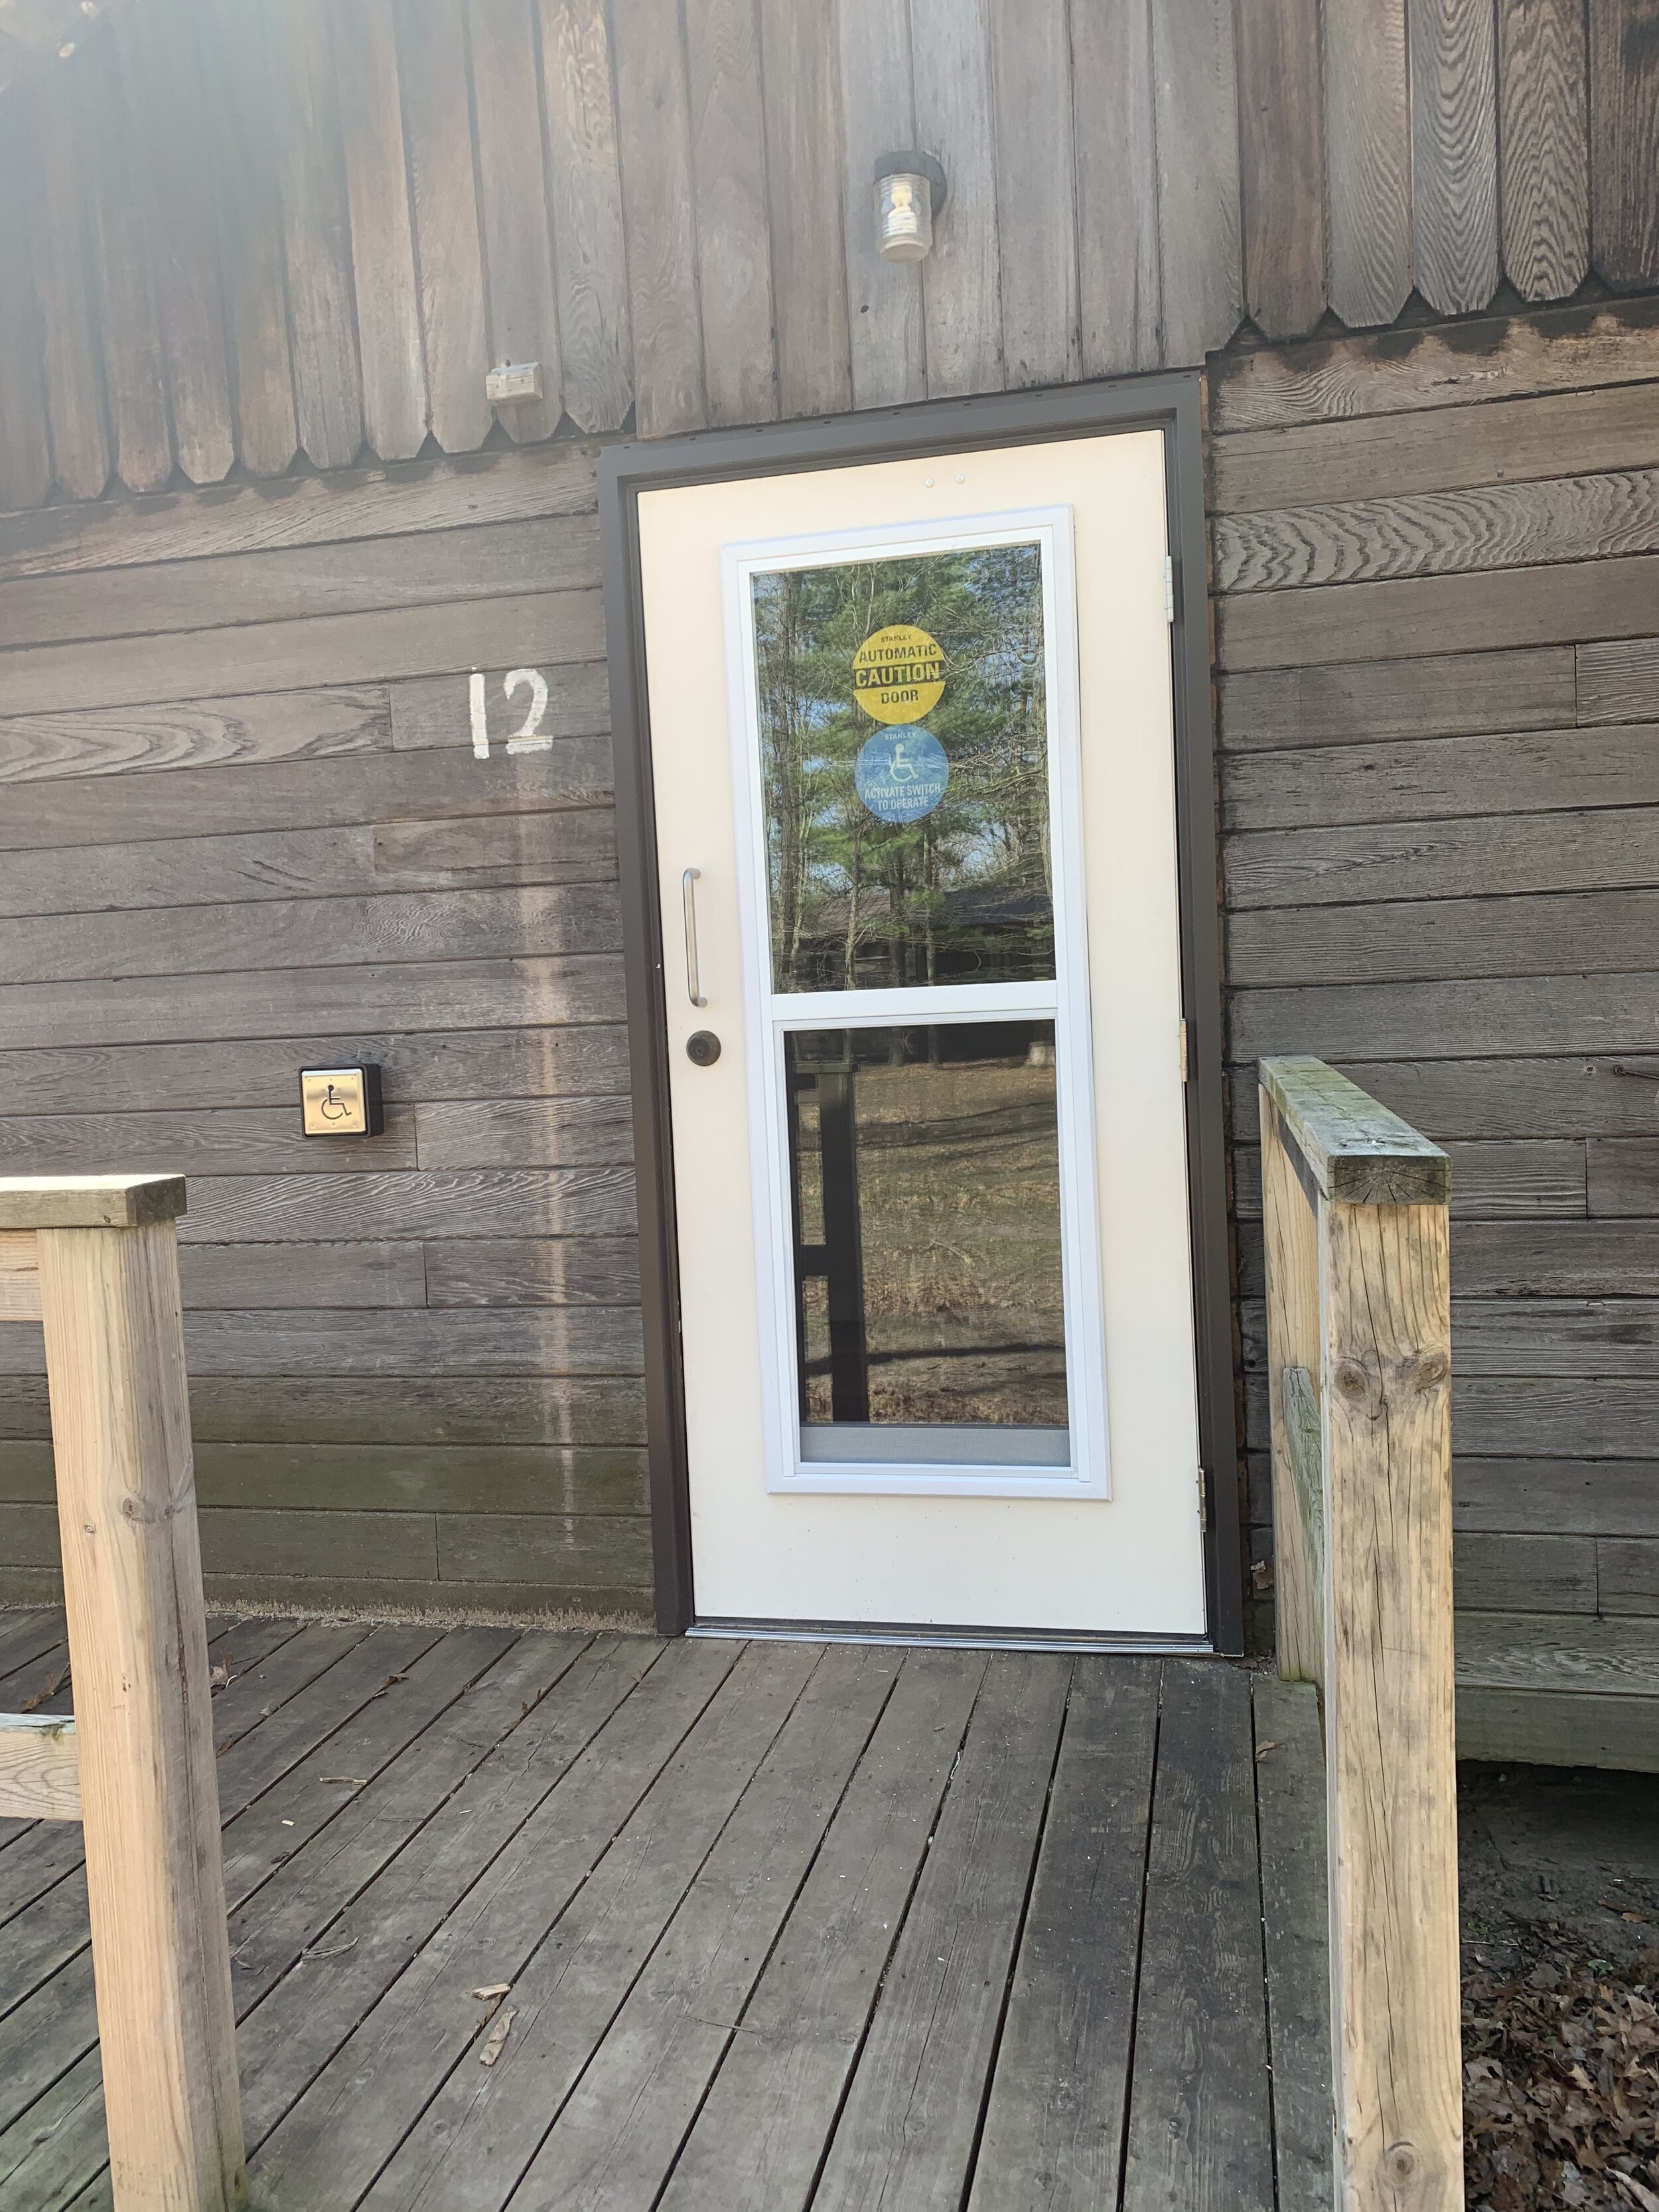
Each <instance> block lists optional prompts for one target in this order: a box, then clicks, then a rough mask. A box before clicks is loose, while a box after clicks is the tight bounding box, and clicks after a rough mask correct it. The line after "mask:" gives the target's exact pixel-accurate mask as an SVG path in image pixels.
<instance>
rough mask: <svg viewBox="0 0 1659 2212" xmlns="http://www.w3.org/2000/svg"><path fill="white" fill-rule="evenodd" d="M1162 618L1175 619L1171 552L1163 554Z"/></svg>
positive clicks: (1173, 560)
mask: <svg viewBox="0 0 1659 2212" xmlns="http://www.w3.org/2000/svg"><path fill="white" fill-rule="evenodd" d="M1174 620H1175V556H1174V554H1172V553H1166V554H1165V555H1164V621H1165V622H1169V623H1172V622H1173V621H1174Z"/></svg>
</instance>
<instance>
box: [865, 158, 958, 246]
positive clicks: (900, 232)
mask: <svg viewBox="0 0 1659 2212" xmlns="http://www.w3.org/2000/svg"><path fill="white" fill-rule="evenodd" d="M945 190H946V187H945V172H944V170H943V169H942V168H941V167H939V163H938V162H937V161H935V160H934V159H933V155H931V154H924V153H923V152H922V151H921V149H920V148H919V147H915V146H912V147H909V148H908V149H906V150H905V151H904V152H903V153H901V154H884V155H882V156H881V158H880V159H879V161H878V162H877V163H876V250H877V252H878V253H879V254H880V255H881V258H882V259H883V260H884V261H920V260H921V259H922V258H923V257H924V256H925V255H926V254H927V252H929V251H930V250H931V248H932V246H933V222H934V218H935V217H936V216H938V214H939V210H940V209H941V208H942V207H943V206H944V205H945Z"/></svg>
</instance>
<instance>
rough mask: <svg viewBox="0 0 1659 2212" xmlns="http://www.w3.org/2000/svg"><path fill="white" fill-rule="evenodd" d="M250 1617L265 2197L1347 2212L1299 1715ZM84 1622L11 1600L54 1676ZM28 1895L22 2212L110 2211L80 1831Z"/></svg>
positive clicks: (35, 1875)
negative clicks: (1336, 2182)
mask: <svg viewBox="0 0 1659 2212" xmlns="http://www.w3.org/2000/svg"><path fill="white" fill-rule="evenodd" d="M210 1626H211V1629H212V1631H213V1632H215V1638H216V1640H215V1646H214V1648H215V1651H216V1655H221V1654H223V1653H224V1652H226V1651H228V1652H230V1654H231V1655H232V1658H233V1661H234V1662H236V1663H235V1664H234V1667H233V1674H234V1679H233V1680H231V1681H230V1682H229V1683H228V1685H227V1686H225V1687H223V1688H222V1690H221V1691H220V1692H219V1694H218V1696H217V1697H216V1700H215V1716H214V1717H215V1722H216V1735H217V1737H218V1739H219V1741H220V1743H221V1746H222V1757H221V1759H220V1760H219V1771H220V1782H221V1790H222V1811H223V1814H224V1820H225V1852H226V1867H227V1873H228V1894H229V1898H230V1904H231V1944H232V1953H233V1978H234V1989H235V1996H236V2009H237V2015H238V2042H239V2053H240V2070H241V2078H242V2098H243V2111H244V2118H245V2124H246V2136H247V2142H248V2148H249V2153H250V2166H249V2172H250V2186H251V2212H289V2208H292V2207H294V2206H295V2205H298V2204H304V2205H305V2207H306V2208H307V2212H508V2208H510V2212H1085V2208H1086V2212H1176V2208H1180V2212H1210V2208H1212V2207H1214V2208H1217V2212H1219V2208H1220V2207H1222V2206H1224V2205H1225V2207H1226V2208H1227V2212H1267V2208H1268V2207H1269V2206H1275V2205H1276V2206H1277V2207H1278V2208H1279V2212H1312V2208H1313V2207H1314V2206H1315V2205H1316V2204H1319V2203H1328V2198H1329V2189H1330V2182H1329V2171H1330V2168H1329V2144H1328V2073H1327V2071H1326V2069H1325V2068H1324V2065H1323V2058H1324V2026H1323V2023H1324V2013H1323V2011H1322V1999H1323V1989H1322V1981H1323V1972H1324V1947H1323V1939H1322V1911H1321V1910H1320V1909H1319V1905H1320V1898H1321V1895H1322V1883H1323V1861H1322V1826H1321V1805H1320V1802H1319V1797H1320V1792H1319V1784H1320V1772H1319V1767H1320V1752H1319V1744H1318V1741H1317V1732H1316V1727H1315V1726H1314V1725H1313V1722H1314V1716H1313V1715H1312V1713H1311V1711H1310V1710H1309V1709H1308V1700H1307V1699H1297V1695H1296V1693H1295V1692H1294V1691H1288V1690H1285V1689H1284V1688H1282V1687H1281V1686H1279V1685H1278V1684H1276V1683H1273V1682H1269V1681H1266V1680H1254V1681H1253V1678H1252V1677H1251V1676H1250V1675H1249V1674H1246V1673H1245V1672H1243V1670H1241V1669H1238V1668H1233V1667H1229V1666H1226V1665H1225V1664H1221V1663H1218V1662H1208V1661H1186V1660H1177V1659H1166V1660H1158V1659H1156V1658H1134V1657H1131V1656H1127V1655H1126V1656H1119V1655H1115V1654H1109V1653H1100V1654H1090V1655H1085V1656H1075V1657H1070V1656H1061V1655H1059V1654H1052V1653H1048V1654H1045V1653H1017V1652H1006V1651H1005V1652H998V1653H993V1654H990V1655H987V1654H986V1653H985V1652H982V1651H968V1650H963V1651H955V1650H948V1651H947V1650H902V1649H899V1648H896V1647H893V1646H838V1645H823V1644H811V1643H787V1642H786V1643H766V1642H762V1643H754V1644H743V1643H741V1642H740V1641H738V1640H735V1639H734V1640H732V1641H730V1642H716V1641H714V1640H700V1641H689V1642H678V1643H671V1644H661V1643H659V1642H657V1641H654V1640H653V1639H651V1638H645V1637H633V1636H617V1635H599V1636H586V1635H582V1634H574V1633H573V1634H558V1633H555V1632H548V1631H531V1632H520V1631H515V1630H512V1629H488V1628H465V1627H456V1628H449V1629H446V1628H444V1627H442V1626H441V1625H439V1624H436V1623H428V1624H426V1625H424V1626H412V1625H404V1626H395V1625H392V1624H386V1625H383V1626H379V1627H375V1626H373V1625H371V1624H369V1623H367V1622H356V1623H351V1624H340V1623H321V1622H313V1623H312V1624H310V1625H308V1626H306V1625H301V1624H300V1623H297V1622H295V1621H292V1620H289V1621H269V1622H267V1621H248V1620H216V1621H214V1622H213V1623H212V1624H210ZM51 1632H52V1624H51V1623H50V1622H47V1621H43V1620H39V1619H33V1620H25V1619H23V1617H22V1616H21V1615H19V1614H9V1615H8V1614H3V1613H0V1652H4V1653H8V1654H16V1653H27V1654H29V1655H31V1656H28V1657H27V1658H26V1659H24V1661H23V1662H22V1663H23V1664H24V1665H25V1666H27V1667H29V1668H33V1666H34V1665H35V1663H36V1662H38V1661H40V1660H41V1659H50V1658H52V1656H54V1653H55V1646H54V1645H53V1644H52V1641H51ZM43 1639H44V1640H43ZM14 1671H15V1669H14ZM1253 1690H1254V1713H1253V1707H1252V1692H1253ZM64 1697H65V1699H67V1692H64ZM1258 1749H1259V1750H1260V1751H1261V1757H1260V1758H1259V1759H1258V1758H1257V1756H1256V1753H1257V1751H1258ZM8 1861H13V1862H15V1873H14V1871H13V1870H12V1869H8V1867H7V1865H6V1862H8ZM8 1896H9V1905H4V1907H3V1909H4V1910H5V1911H9V1915H10V1918H9V1924H8V1926H7V1929H6V1941H5V1943H4V1944H3V1945H0V2081H3V2083H4V2095H3V2100H0V2212H111V2194H110V2177H109V2172H108V2168H107V2147H106V2141H105V2135H104V2119H103V2093H102V2086H101V2078H100V2063H99V2057H100V2054H99V2051H98V2046H97V2044H96V2042H95V2040H94V2037H95V2031H96V2018H95V2013H94V2007H93V1992H92V1986H91V1975H90V1971H89V1969H90V1960H89V1955H88V1952H87V1949H86V1940H87V1939H86V1917H85V1899H84V1881H83V1877H82V1873H81V1869H80V1852H79V1838H78V1836H77V1835H76V1832H75V1830H74V1829H73V1827H72V1826H58V1825H57V1824H52V1823H46V1822H42V1823H40V1824H37V1825H36V1826H33V1828H28V1829H26V1830H25V1831H24V1832H22V1833H21V1834H20V1835H18V1836H17V1837H16V1838H15V1840H14V1841H12V1842H11V1843H9V1844H8V1845H7V1846H6V1848H5V1849H4V1850H0V1899H4V1898H6V1897H8ZM1264 1936H1265V1954H1264ZM500 1982H507V1983H509V1984H511V1985H512V1986H511V1988H510V1990H509V1991H508V1993H507V1996H506V1997H505V1999H504V2000H503V2002H504V2004H505V2006H507V2007H510V2008H512V2010H513V2020H512V2021H511V2024H510V2028H509V2032H508V2033H507V2039H506V2043H505V2045H504V2047H503V2049H502V2050H501V2054H500V2056H499V2057H498V2058H497V2059H496V2061H495V2063H494V2064H493V2065H492V2066H489V2067H484V2066H481V2065H480V2064H479V2063H478V2058H479V2054H480V2051H481V2049H482V2047H483V2040H484V2039H485V2037H486V2036H487V2035H488V2033H489V2027H490V2024H491V2021H492V2017H494V2016H496V2015H495V2007H494V2004H493V2002H492V2001H491V2000H489V1999H483V2000H480V1999H479V1998H477V1996H474V1994H473V1992H474V1991H475V1990H478V1989H481V1988H483V1987H485V1986H486V1985H488V1984H495V1983H500Z"/></svg>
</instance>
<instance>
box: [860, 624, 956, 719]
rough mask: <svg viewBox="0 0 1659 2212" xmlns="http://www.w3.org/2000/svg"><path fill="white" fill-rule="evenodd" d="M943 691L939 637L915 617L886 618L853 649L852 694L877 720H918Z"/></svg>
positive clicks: (928, 711)
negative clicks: (904, 619)
mask: <svg viewBox="0 0 1659 2212" xmlns="http://www.w3.org/2000/svg"><path fill="white" fill-rule="evenodd" d="M944 695H945V655H944V653H942V652H941V651H940V650H939V641H938V640H937V639H936V638H932V637H929V635H927V631H926V630H925V629H917V628H916V627H915V623H889V624H888V626H887V628H886V629H878V631H877V632H876V633H875V635H873V636H872V637H866V639H865V641H864V642H863V644H862V645H861V646H860V647H859V649H858V651H857V652H856V653H854V655H853V696H854V698H855V699H856V700H857V701H858V702H859V704H860V707H862V708H863V709H864V711H865V713H866V714H868V715H869V716H870V717H871V719H872V720H874V721H878V722H919V721H921V718H922V716H923V715H924V714H932V712H933V708H935V707H937V706H938V704H939V701H940V699H941V698H942V697H943V696H944Z"/></svg>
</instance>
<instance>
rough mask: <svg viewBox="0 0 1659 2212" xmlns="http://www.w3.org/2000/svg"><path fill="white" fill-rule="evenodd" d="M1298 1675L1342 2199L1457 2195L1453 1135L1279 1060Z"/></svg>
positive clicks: (1278, 1348) (1435, 2201)
mask: <svg viewBox="0 0 1659 2212" xmlns="http://www.w3.org/2000/svg"><path fill="white" fill-rule="evenodd" d="M1261 1130H1262V1151H1263V1162H1262V1178H1263V1195H1264V1212H1265V1214H1266V1223H1267V1339H1268V1369H1269V1379H1270V1389H1271V1395H1272V1400H1273V1512H1274V1516H1275V1556H1276V1559H1277V1561H1278V1563H1279V1571H1278V1573H1277V1575H1276V1577H1275V1584H1276V1588H1277V1589H1278V1590H1279V1595H1280V1599H1281V1622H1282V1626H1281V1631H1280V1638H1281V1640H1280V1672H1281V1673H1283V1674H1291V1675H1297V1676H1300V1677H1302V1678H1304V1679H1308V1680H1315V1681H1316V1682H1318V1683H1319V1685H1320V1686H1321V1691H1322V1710H1323V1721H1324V1735H1325V1765H1326V1778H1327V1803H1328V1850H1329V1855H1330V1856H1329V1871H1330V1882H1329V1892H1330V1937H1331V2033H1332V2053H1331V2057H1332V2088H1333V2096H1334V2107H1335V2110H1334V2129H1335V2161H1336V2179H1337V2201H1338V2203H1339V2204H1340V2206H1341V2207H1342V2208H1344V2212H1460V2208H1461V2207H1462V2203H1463V2172H1462V2061H1461V2052H1460V2040H1459V2031H1460V1999H1459V1977H1458V1925H1457V1796H1456V1791H1457V1770H1456V1743H1455V1719H1454V1710H1453V1681H1454V1673H1453V1648H1452V1580H1451V1577H1452V1556H1451V1413H1450V1400H1451V1302H1450V1274H1449V1238H1448V1230H1447V1200H1448V1197H1449V1182H1450V1168H1449V1162H1448V1160H1447V1158H1446V1156H1445V1154H1444V1153H1443V1152H1441V1151H1440V1150H1439V1149H1438V1147H1437V1146H1433V1145H1431V1144H1430V1143H1429V1142H1428V1141H1427V1139H1425V1138H1423V1137H1421V1136H1419V1134H1418V1133H1417V1132H1416V1131H1415V1130H1414V1129H1413V1128H1411V1127H1409V1126H1408V1125H1407V1123H1406V1122H1404V1121H1401V1120H1400V1119H1399V1117H1398V1116H1397V1115H1394V1114H1391V1113H1389V1111H1388V1110H1387V1109H1385V1108H1383V1107H1381V1106H1379V1105H1378V1104H1377V1103H1376V1102H1375V1101H1374V1100H1372V1099H1370V1098H1368V1097H1366V1096H1365V1094H1364V1092H1363V1091H1360V1090H1358V1088H1357V1087H1356V1086H1355V1085H1353V1084H1352V1083H1350V1082H1348V1081H1347V1079H1346V1078H1345V1077H1343V1076H1340V1075H1338V1074H1337V1073H1335V1072H1334V1070H1333V1069H1331V1068H1328V1067H1327V1066H1325V1065H1324V1063H1323V1062H1322V1061H1320V1060H1264V1061H1263V1062H1262V1066H1261Z"/></svg>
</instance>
